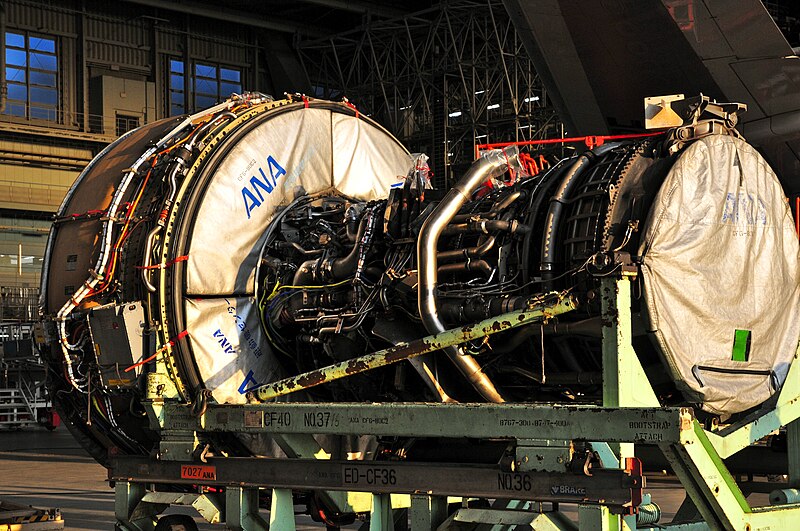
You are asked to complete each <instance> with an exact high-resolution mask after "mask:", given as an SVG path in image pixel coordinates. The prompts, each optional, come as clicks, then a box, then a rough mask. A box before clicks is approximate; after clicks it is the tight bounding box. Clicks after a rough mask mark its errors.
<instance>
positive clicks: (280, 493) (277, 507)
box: [269, 489, 295, 531]
mask: <svg viewBox="0 0 800 531" xmlns="http://www.w3.org/2000/svg"><path fill="white" fill-rule="evenodd" d="M269 528H270V529H285V530H286V531H294V530H295V525H294V501H293V500H292V491H290V490H288V489H272V504H271V505H270V509H269Z"/></svg>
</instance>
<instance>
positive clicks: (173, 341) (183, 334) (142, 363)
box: [123, 330, 189, 372]
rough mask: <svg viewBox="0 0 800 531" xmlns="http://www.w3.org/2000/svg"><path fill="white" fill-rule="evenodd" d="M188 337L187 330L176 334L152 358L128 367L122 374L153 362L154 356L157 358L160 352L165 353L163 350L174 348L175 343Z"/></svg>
mask: <svg viewBox="0 0 800 531" xmlns="http://www.w3.org/2000/svg"><path fill="white" fill-rule="evenodd" d="M188 335H189V332H188V330H184V331H183V332H181V333H180V334H178V335H177V336H175V337H173V338H172V339H170V340H169V343H167V344H166V345H164V346H163V347H161V348H160V349H158V350H156V352H155V354H153V355H152V356H150V357H149V358H147V359H143V360H142V361H140V362H138V363H134V364H133V365H131V366H130V367H128V368H127V369H125V370H124V371H123V372H129V371H132V370H133V369H135V368H136V367H140V366H142V365H144V364H145V363H147V362H148V361H153V360H154V359H155V358H156V356H158V355H159V354H161V353H162V352H164V351H165V350H166V349H167V348H168V347H174V346H175V343H177V342H178V341H180V340H181V339H183V338H184V337H186V336H188Z"/></svg>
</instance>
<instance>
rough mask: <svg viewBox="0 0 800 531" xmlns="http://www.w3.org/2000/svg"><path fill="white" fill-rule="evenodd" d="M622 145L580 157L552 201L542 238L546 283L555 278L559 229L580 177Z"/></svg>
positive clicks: (542, 261)
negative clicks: (565, 206)
mask: <svg viewBox="0 0 800 531" xmlns="http://www.w3.org/2000/svg"><path fill="white" fill-rule="evenodd" d="M622 144H623V143H622V142H611V143H609V144H603V145H602V146H599V147H596V148H595V149H592V150H589V151H586V152H584V153H582V154H581V155H579V156H578V159H577V160H576V161H575V162H574V163H573V164H572V166H571V167H570V169H569V170H568V171H567V173H566V175H564V178H563V179H562V180H561V184H560V185H559V187H558V190H556V193H555V195H553V197H552V198H551V199H550V207H549V208H548V210H547V218H546V221H545V227H544V233H543V236H542V257H541V261H540V265H539V267H540V270H541V272H542V279H544V280H545V281H547V280H551V279H552V278H553V266H554V265H555V263H556V244H557V242H558V229H559V226H560V224H561V218H562V216H563V213H564V205H565V204H566V203H567V200H568V198H569V196H570V194H571V193H572V190H573V189H574V188H575V186H576V185H577V184H578V182H579V179H578V177H580V176H581V175H582V174H583V172H584V171H585V170H586V168H588V167H589V166H591V165H592V164H593V163H594V162H595V161H596V160H597V159H598V158H599V157H602V156H603V155H605V154H606V153H608V152H609V151H611V150H613V149H615V148H617V147H619V146H621V145H622ZM545 288H546V289H550V288H551V286H549V285H548V284H547V283H546V284H545Z"/></svg>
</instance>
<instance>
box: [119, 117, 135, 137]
mask: <svg viewBox="0 0 800 531" xmlns="http://www.w3.org/2000/svg"><path fill="white" fill-rule="evenodd" d="M137 127H139V117H138V116H130V115H127V114H119V113H117V136H122V135H124V134H125V133H127V132H128V131H133V130H134V129H136V128H137Z"/></svg>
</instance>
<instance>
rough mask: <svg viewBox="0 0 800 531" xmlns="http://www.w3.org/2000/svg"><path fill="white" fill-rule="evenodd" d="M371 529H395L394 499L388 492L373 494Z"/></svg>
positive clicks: (379, 530) (391, 530)
mask: <svg viewBox="0 0 800 531" xmlns="http://www.w3.org/2000/svg"><path fill="white" fill-rule="evenodd" d="M369 531H394V520H393V519H392V500H391V497H390V496H389V495H388V494H373V495H372V512H371V513H370V516H369Z"/></svg>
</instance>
